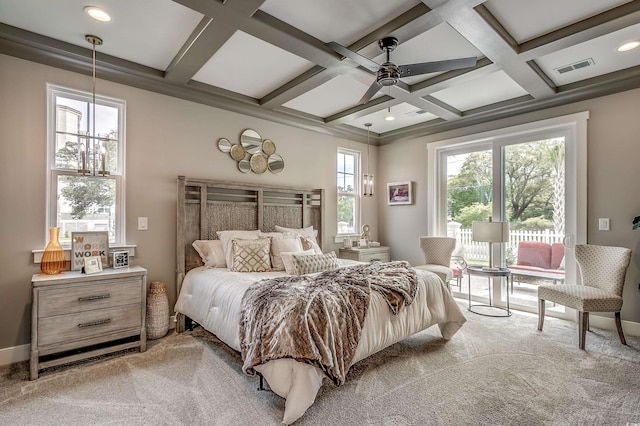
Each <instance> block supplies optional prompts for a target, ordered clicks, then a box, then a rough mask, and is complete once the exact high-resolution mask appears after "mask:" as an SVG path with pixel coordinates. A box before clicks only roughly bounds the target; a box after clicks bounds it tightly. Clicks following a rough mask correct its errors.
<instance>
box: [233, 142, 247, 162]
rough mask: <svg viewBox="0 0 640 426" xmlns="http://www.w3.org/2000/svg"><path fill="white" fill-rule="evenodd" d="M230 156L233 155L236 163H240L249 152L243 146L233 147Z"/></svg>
mask: <svg viewBox="0 0 640 426" xmlns="http://www.w3.org/2000/svg"><path fill="white" fill-rule="evenodd" d="M230 154H231V158H233V159H234V160H236V161H240V160H242V159H244V157H245V155H247V152H246V151H245V150H244V148H243V147H242V145H233V146H232V147H231V153H230Z"/></svg>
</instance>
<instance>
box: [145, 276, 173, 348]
mask: <svg viewBox="0 0 640 426" xmlns="http://www.w3.org/2000/svg"><path fill="white" fill-rule="evenodd" d="M167 331H169V299H168V298H167V290H166V288H165V285H164V283H163V282H162V281H154V282H152V283H151V285H150V286H149V291H147V339H159V338H161V337H163V336H164V335H165V334H167Z"/></svg>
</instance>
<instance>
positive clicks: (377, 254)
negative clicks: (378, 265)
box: [338, 246, 391, 262]
mask: <svg viewBox="0 0 640 426" xmlns="http://www.w3.org/2000/svg"><path fill="white" fill-rule="evenodd" d="M390 252H391V250H390V249H389V247H385V246H380V247H370V248H356V247H353V248H341V249H340V250H339V253H338V257H339V258H340V259H350V260H357V261H360V262H371V261H372V260H378V261H380V262H389V260H390V259H391V255H390Z"/></svg>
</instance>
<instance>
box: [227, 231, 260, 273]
mask: <svg viewBox="0 0 640 426" xmlns="http://www.w3.org/2000/svg"><path fill="white" fill-rule="evenodd" d="M217 234H218V238H220V241H222V250H223V251H224V260H225V262H226V263H227V268H229V269H231V267H232V265H233V250H232V247H231V240H233V239H234V238H241V239H243V240H255V239H257V238H258V236H259V235H260V231H259V230H257V229H256V230H254V231H237V230H230V231H218V232H217Z"/></svg>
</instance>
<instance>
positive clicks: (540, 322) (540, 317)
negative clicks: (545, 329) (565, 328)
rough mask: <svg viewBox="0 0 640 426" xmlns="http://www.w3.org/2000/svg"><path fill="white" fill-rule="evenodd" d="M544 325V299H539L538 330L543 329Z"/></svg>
mask: <svg viewBox="0 0 640 426" xmlns="http://www.w3.org/2000/svg"><path fill="white" fill-rule="evenodd" d="M543 325H544V299H538V331H542V326H543Z"/></svg>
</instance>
